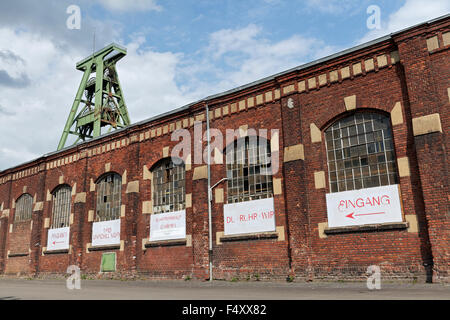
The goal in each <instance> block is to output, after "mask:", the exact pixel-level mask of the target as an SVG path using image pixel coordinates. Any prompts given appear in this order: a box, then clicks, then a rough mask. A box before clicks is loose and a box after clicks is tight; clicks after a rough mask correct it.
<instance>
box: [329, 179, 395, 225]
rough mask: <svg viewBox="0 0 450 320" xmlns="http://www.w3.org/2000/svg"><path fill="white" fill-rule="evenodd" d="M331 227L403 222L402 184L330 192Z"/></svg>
mask: <svg viewBox="0 0 450 320" xmlns="http://www.w3.org/2000/svg"><path fill="white" fill-rule="evenodd" d="M326 199H327V215H328V227H330V228H333V227H345V226H353V225H364V224H379V223H389V222H402V221H403V218H402V207H401V203H400V196H399V185H397V184H395V185H390V186H383V187H374V188H367V189H359V190H353V191H344V192H335V193H327V195H326Z"/></svg>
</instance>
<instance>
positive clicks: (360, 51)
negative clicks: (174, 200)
mask: <svg viewBox="0 0 450 320" xmlns="http://www.w3.org/2000/svg"><path fill="white" fill-rule="evenodd" d="M449 38H450V18H449V17H448V16H447V17H444V18H441V19H437V20H434V21H431V22H428V23H425V24H422V25H419V26H416V27H413V28H409V29H407V30H404V31H401V32H397V33H395V34H392V35H391V36H389V37H385V38H382V39H380V40H378V41H375V42H373V43H372V44H370V45H362V46H360V47H357V48H354V49H351V50H348V51H347V52H343V53H340V54H336V55H334V56H332V57H330V58H327V59H323V60H319V61H316V62H313V63H311V64H307V65H305V66H301V67H299V68H296V69H293V70H289V71H286V72H284V73H281V74H278V75H276V76H273V77H269V78H266V79H263V80H262V81H259V82H257V83H254V84H249V85H247V86H244V87H241V88H239V89H236V90H232V91H230V92H227V93H224V94H220V95H216V96H212V97H208V98H206V99H204V100H202V101H198V102H196V103H193V104H191V105H189V106H186V107H183V108H180V109H178V110H176V111H174V112H170V113H168V114H166V115H162V116H159V117H156V118H153V119H149V120H148V121H143V122H140V123H138V124H135V125H132V126H130V127H128V128H126V129H123V130H119V131H117V132H114V133H112V134H108V135H104V136H102V137H100V138H97V139H94V140H91V141H88V142H85V143H82V144H79V145H76V146H73V147H70V148H66V149H64V150H62V151H60V152H55V153H52V154H48V155H45V156H42V157H41V158H39V159H36V160H34V161H32V162H29V163H26V164H23V165H20V166H17V167H15V168H11V169H7V170H5V171H2V172H0V273H4V274H29V275H45V274H55V273H56V274H63V273H65V271H66V269H67V267H68V266H69V265H77V266H79V267H80V268H81V272H82V273H84V274H98V273H99V271H100V263H101V258H102V254H103V253H105V252H116V259H117V261H116V263H117V267H116V268H117V269H116V270H117V271H116V274H117V275H120V276H125V277H135V276H139V275H145V276H149V277H153V278H183V277H193V278H197V279H208V278H209V242H208V241H209V234H208V192H207V190H208V180H207V175H206V174H205V172H206V167H205V163H201V164H198V162H197V161H195V159H193V157H194V149H197V150H200V149H201V148H203V149H205V148H206V143H205V142H204V141H203V142H202V140H201V137H199V136H195V134H194V131H195V130H194V126H198V127H201V128H202V131H203V132H205V130H206V120H207V115H206V111H205V110H206V105H207V106H208V108H209V114H208V116H209V120H210V127H211V128H215V129H218V130H220V132H222V134H223V136H226V129H240V130H241V136H245V135H246V134H250V135H251V134H252V133H251V129H256V130H259V129H267V130H268V136H267V139H268V140H270V144H271V147H272V156H275V158H276V160H277V161H278V162H279V163H278V165H279V170H278V172H276V173H275V174H274V175H273V182H274V208H275V217H276V218H275V224H276V231H275V232H274V233H273V234H271V235H247V236H245V237H241V238H234V239H229V238H227V237H224V236H223V231H224V219H223V205H224V203H226V199H227V185H226V183H222V184H219V185H218V186H217V188H218V189H219V191H217V192H213V197H212V243H213V250H212V261H213V272H214V278H216V279H231V278H233V277H237V278H241V279H256V278H267V279H285V278H286V277H287V276H294V277H296V278H298V279H304V280H314V279H322V278H325V279H362V278H365V277H366V274H365V273H366V270H367V267H368V266H369V265H374V264H375V265H379V266H380V267H381V272H382V276H383V277H386V278H390V279H420V280H421V281H425V280H428V281H430V280H433V281H444V282H445V281H448V280H449V270H450V269H449V264H450V256H449V249H450V246H449V243H450V242H449V234H450V229H449V216H448V211H449V209H448V201H449V194H450V193H449V181H450V179H449V176H448V160H447V159H448V158H449V150H450V148H449V139H448V128H449V124H450V115H449V112H448V108H449V104H450V103H449V101H450V67H449V66H450V53H449V48H450V43H448V41H449V40H448V39H449ZM355 111H356V112H364V111H374V112H379V113H382V114H385V115H387V116H389V117H390V119H391V124H392V133H393V141H394V145H395V153H396V157H397V164H398V171H399V177H400V178H399V179H400V182H399V185H400V190H401V193H400V194H401V202H402V210H403V217H404V221H405V222H407V223H406V224H405V226H404V227H395V228H394V227H393V228H391V229H389V228H380V229H377V230H375V231H374V230H365V229H363V228H360V229H353V230H350V232H348V230H347V231H346V232H344V231H345V230H342V232H327V230H328V228H327V207H326V202H325V195H326V194H327V193H329V192H330V190H329V183H328V166H327V154H326V147H325V139H324V131H325V129H327V128H328V126H330V125H331V124H332V123H333V122H334V121H336V120H338V119H340V118H342V117H345V116H346V115H350V114H352V113H353V112H355ZM181 128H184V129H188V130H189V132H190V133H191V136H192V137H194V140H193V141H192V142H191V151H192V152H191V154H190V155H184V158H183V160H184V161H185V163H186V239H184V240H183V241H178V242H170V241H166V242H164V241H161V242H159V243H157V244H153V245H150V244H149V242H148V238H149V232H150V216H151V211H152V210H151V209H149V207H151V204H152V174H151V168H152V166H154V165H155V164H156V163H157V162H158V161H159V160H161V159H163V158H164V157H167V156H168V155H170V151H171V150H172V149H173V148H174V147H175V145H177V143H178V141H171V135H172V133H173V132H175V131H176V130H178V129H181ZM271 130H278V131H277V132H278V133H277V135H275V136H273V135H271V132H274V131H271ZM223 147H225V145H224V146H223ZM221 152H223V150H217V151H216V157H215V158H216V159H220V158H221V157H222V154H221ZM222 160H224V159H223V157H222ZM108 172H114V173H117V174H119V175H120V176H121V177H122V188H121V217H120V240H121V242H120V244H119V245H117V246H115V247H109V248H93V247H92V246H91V242H92V240H91V239H92V238H91V237H92V224H93V221H92V216H93V213H94V211H95V206H96V192H97V190H96V181H97V180H98V179H99V178H100V177H101V176H102V175H104V174H105V173H108ZM225 176H226V165H225V161H222V163H220V161H219V163H213V164H212V165H211V183H212V184H214V183H215V182H217V181H219V180H220V179H222V178H223V177H225ZM61 184H66V185H68V186H70V187H71V188H72V196H71V199H72V200H71V216H70V248H69V249H68V250H65V251H61V252H48V251H46V245H47V233H48V228H49V221H50V220H51V213H52V197H51V194H52V191H53V190H55V188H57V187H58V186H59V185H61ZM23 193H28V194H30V195H31V196H32V197H33V213H32V219H31V220H29V221H25V222H18V223H17V222H14V214H15V201H16V200H17V199H18V198H19V197H20V196H21V195H22V194H23Z"/></svg>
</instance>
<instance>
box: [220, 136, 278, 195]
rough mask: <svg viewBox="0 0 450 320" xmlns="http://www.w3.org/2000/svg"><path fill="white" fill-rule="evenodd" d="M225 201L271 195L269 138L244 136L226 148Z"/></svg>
mask: <svg viewBox="0 0 450 320" xmlns="http://www.w3.org/2000/svg"><path fill="white" fill-rule="evenodd" d="M226 171H227V178H228V180H227V187H228V189H227V202H228V203H236V202H243V201H251V200H257V199H264V198H270V197H272V196H273V184H272V166H271V150H270V141H269V140H267V139H264V138H262V137H257V136H247V137H245V138H241V139H237V140H235V141H234V142H233V145H229V146H227V148H226Z"/></svg>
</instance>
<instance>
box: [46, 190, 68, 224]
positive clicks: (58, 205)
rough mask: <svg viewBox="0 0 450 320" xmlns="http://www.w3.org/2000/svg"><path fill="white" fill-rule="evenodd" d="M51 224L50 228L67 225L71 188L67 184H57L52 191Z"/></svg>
mask: <svg viewBox="0 0 450 320" xmlns="http://www.w3.org/2000/svg"><path fill="white" fill-rule="evenodd" d="M52 198H53V205H52V224H51V227H50V229H56V228H64V227H68V226H69V221H70V209H71V202H72V188H71V187H70V186H68V185H62V186H58V187H57V188H56V189H55V191H53V193H52Z"/></svg>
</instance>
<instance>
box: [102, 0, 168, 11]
mask: <svg viewBox="0 0 450 320" xmlns="http://www.w3.org/2000/svg"><path fill="white" fill-rule="evenodd" d="M100 4H101V5H102V6H104V7H105V8H106V9H108V10H111V11H151V10H154V11H161V10H162V7H161V6H160V5H158V4H157V3H156V0H100Z"/></svg>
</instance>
